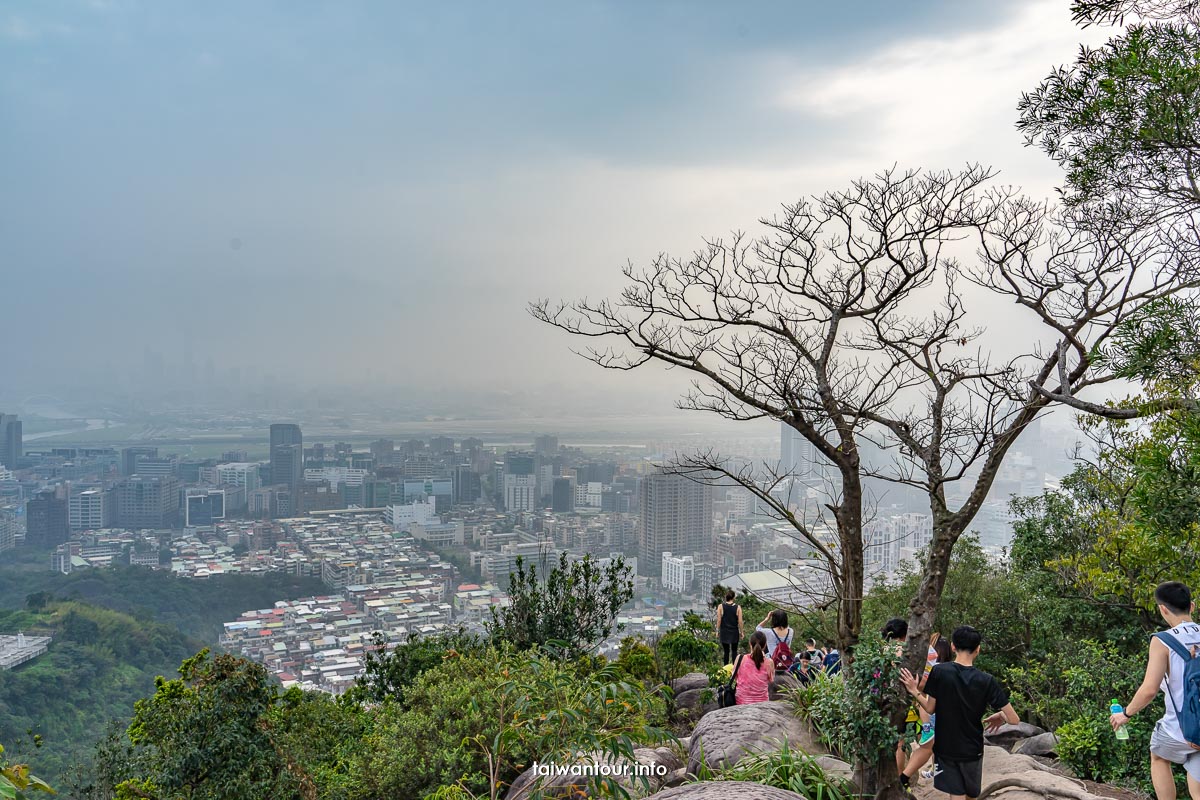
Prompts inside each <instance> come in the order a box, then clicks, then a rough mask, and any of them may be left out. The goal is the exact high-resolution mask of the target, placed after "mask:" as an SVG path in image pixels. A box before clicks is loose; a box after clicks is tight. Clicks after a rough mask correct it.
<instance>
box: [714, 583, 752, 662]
mask: <svg viewBox="0 0 1200 800" xmlns="http://www.w3.org/2000/svg"><path fill="white" fill-rule="evenodd" d="M735 597H737V595H736V594H735V593H734V591H733V589H729V590H727V591H726V592H725V602H724V603H721V605H719V606H717V641H719V642H720V643H721V656H722V658H723V661H722V662H721V663H722V664H732V663H733V658H734V656H736V655H737V648H738V642H740V641H741V640H742V636H743V635H744V634H745V632H746V630H745V625H744V624H743V623H742V607H741V606H740V605H738V604H737V603H735V602H733V600H734V598H735Z"/></svg>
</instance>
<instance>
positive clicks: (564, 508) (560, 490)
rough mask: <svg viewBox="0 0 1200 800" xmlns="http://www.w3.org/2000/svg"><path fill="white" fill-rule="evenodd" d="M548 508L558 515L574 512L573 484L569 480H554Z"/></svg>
mask: <svg viewBox="0 0 1200 800" xmlns="http://www.w3.org/2000/svg"><path fill="white" fill-rule="evenodd" d="M550 508H551V510H553V511H555V512H556V513H559V514H566V513H569V512H571V511H574V510H575V482H574V481H573V480H572V479H571V478H555V479H554V485H553V489H552V494H551V500H550Z"/></svg>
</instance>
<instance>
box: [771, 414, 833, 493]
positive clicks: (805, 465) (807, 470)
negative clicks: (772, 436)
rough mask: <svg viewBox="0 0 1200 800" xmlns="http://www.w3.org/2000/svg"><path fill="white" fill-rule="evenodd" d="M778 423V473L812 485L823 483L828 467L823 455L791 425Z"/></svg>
mask: <svg viewBox="0 0 1200 800" xmlns="http://www.w3.org/2000/svg"><path fill="white" fill-rule="evenodd" d="M779 424H780V426H781V429H780V439H779V474H780V475H792V476H794V477H796V478H799V479H800V480H801V481H802V482H804V483H807V484H810V485H814V486H815V485H817V484H822V483H824V480H825V477H826V475H827V473H828V467H829V463H828V462H827V461H826V460H825V457H824V456H822V455H821V453H820V451H818V450H817V448H816V447H814V446H813V444H812V442H810V441H808V440H807V439H805V438H804V437H803V436H801V435H800V434H799V433H798V432H797V431H796V429H795V428H793V427H792V426H791V425H788V424H787V423H786V422H780V423H779Z"/></svg>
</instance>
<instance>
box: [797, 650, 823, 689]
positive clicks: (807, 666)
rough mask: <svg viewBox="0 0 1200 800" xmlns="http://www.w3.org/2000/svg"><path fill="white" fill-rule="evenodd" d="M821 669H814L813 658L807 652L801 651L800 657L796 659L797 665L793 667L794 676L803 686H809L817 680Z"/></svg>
mask: <svg viewBox="0 0 1200 800" xmlns="http://www.w3.org/2000/svg"><path fill="white" fill-rule="evenodd" d="M819 671H820V668H818V667H814V666H813V664H812V658H811V657H810V656H809V654H808V651H807V650H801V651H800V655H799V656H797V657H796V665H795V666H794V667H792V675H793V676H794V677H795V678H796V680H798V681H800V685H801V686H807V685H808V684H810V683H812V682H813V681H814V680H816V679H817V673H818V672H819Z"/></svg>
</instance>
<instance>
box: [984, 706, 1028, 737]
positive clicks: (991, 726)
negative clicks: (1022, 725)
mask: <svg viewBox="0 0 1200 800" xmlns="http://www.w3.org/2000/svg"><path fill="white" fill-rule="evenodd" d="M1020 721H1021V718H1020V717H1018V716H1017V711H1016V709H1015V708H1013V707H1012V703H1006V704H1005V705H1004V708H1002V709H1000V710H999V711H997V712H996V713H995V714H992V715H991V716H990V717H988V718H987V720H986V723H987V729H988V730H989V731H997V730H1000V726H1001V725H1003V724H1004V723H1006V722H1007V723H1008V724H1009V725H1016V724H1017V723H1018V722H1020Z"/></svg>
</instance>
